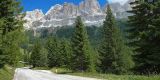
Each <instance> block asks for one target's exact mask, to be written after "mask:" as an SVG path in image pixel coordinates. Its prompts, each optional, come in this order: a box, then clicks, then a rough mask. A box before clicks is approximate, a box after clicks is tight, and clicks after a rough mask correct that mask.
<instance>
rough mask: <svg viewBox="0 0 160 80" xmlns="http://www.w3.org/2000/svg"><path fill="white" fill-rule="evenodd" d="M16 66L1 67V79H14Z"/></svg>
mask: <svg viewBox="0 0 160 80" xmlns="http://www.w3.org/2000/svg"><path fill="white" fill-rule="evenodd" d="M13 76H14V68H12V67H9V66H5V67H3V68H2V69H0V80H13Z"/></svg>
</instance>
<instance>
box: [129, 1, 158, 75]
mask: <svg viewBox="0 0 160 80" xmlns="http://www.w3.org/2000/svg"><path fill="white" fill-rule="evenodd" d="M131 5H135V6H133V7H132V9H133V10H132V11H129V12H130V13H132V14H133V15H132V16H130V17H129V29H128V32H129V35H128V38H129V39H130V43H129V45H130V46H131V47H133V48H134V51H135V52H136V53H135V61H136V63H137V64H136V65H137V66H136V68H135V69H136V70H137V71H138V72H140V73H142V74H143V73H145V74H151V73H153V74H156V73H160V59H159V57H160V55H159V52H160V48H159V45H160V43H159V40H160V34H159V22H160V17H159V16H160V15H159V14H160V12H159V7H160V2H159V1H158V0H157V1H155V2H148V1H144V0H136V1H135V2H132V3H131Z"/></svg>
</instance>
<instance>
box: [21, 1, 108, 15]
mask: <svg viewBox="0 0 160 80" xmlns="http://www.w3.org/2000/svg"><path fill="white" fill-rule="evenodd" d="M81 1H83V0H21V4H22V6H23V8H24V11H32V10H34V9H42V11H43V12H44V13H46V12H47V11H48V10H49V9H50V7H51V6H53V5H55V4H63V3H64V2H71V3H74V4H76V5H78V4H79V3H80V2H81ZM98 1H99V3H100V5H101V6H104V4H105V3H106V0H98Z"/></svg>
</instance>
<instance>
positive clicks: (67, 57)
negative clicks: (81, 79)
mask: <svg viewBox="0 0 160 80" xmlns="http://www.w3.org/2000/svg"><path fill="white" fill-rule="evenodd" d="M60 53H61V62H62V66H63V67H66V68H70V63H71V54H72V51H71V45H70V43H69V41H68V40H66V39H63V40H62V41H61V44H60Z"/></svg>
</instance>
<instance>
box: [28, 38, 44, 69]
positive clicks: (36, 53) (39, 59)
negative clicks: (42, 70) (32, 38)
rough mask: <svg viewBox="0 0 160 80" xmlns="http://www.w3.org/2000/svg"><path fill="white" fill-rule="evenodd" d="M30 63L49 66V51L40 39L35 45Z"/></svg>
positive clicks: (37, 65)
mask: <svg viewBox="0 0 160 80" xmlns="http://www.w3.org/2000/svg"><path fill="white" fill-rule="evenodd" d="M30 64H32V65H33V67H43V66H47V51H46V50H45V49H44V48H43V47H42V45H41V44H40V42H39V41H37V42H36V43H35V44H34V46H33V49H32V54H31V58H30Z"/></svg>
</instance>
